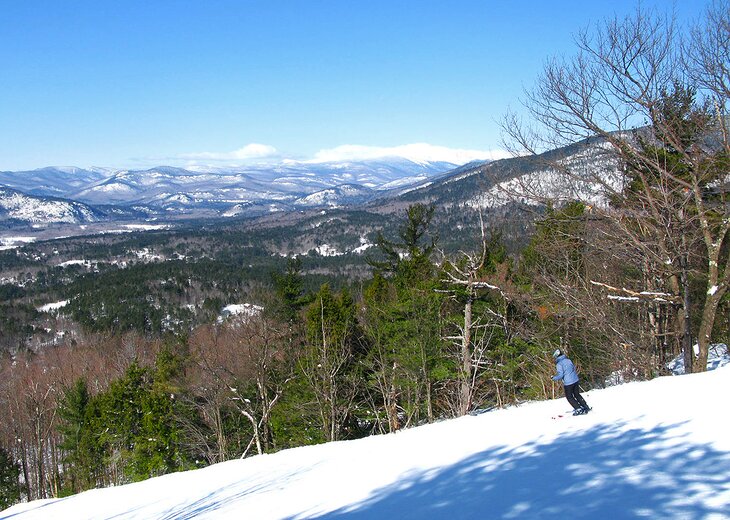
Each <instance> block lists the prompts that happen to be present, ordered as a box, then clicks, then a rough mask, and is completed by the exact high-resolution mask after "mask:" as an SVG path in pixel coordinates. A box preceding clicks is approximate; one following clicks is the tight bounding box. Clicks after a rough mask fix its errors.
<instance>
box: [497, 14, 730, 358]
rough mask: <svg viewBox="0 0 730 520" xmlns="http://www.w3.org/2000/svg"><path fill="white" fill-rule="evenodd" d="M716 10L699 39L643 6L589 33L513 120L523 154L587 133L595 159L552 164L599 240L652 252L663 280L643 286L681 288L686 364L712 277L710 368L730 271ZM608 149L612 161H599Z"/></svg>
mask: <svg viewBox="0 0 730 520" xmlns="http://www.w3.org/2000/svg"><path fill="white" fill-rule="evenodd" d="M709 13H710V14H709V15H708V16H706V17H705V22H704V24H703V25H700V26H698V27H696V28H695V32H696V38H695V39H694V41H693V43H692V44H691V45H683V42H684V41H685V33H682V32H681V31H680V30H679V28H678V27H677V26H676V24H675V23H674V22H673V20H671V19H669V18H666V17H662V16H659V15H657V14H656V13H647V12H644V11H642V10H640V9H639V10H637V12H636V13H635V14H634V15H632V16H629V17H627V18H625V19H622V20H619V19H614V20H611V21H608V22H606V23H604V24H599V25H598V26H597V27H595V28H594V30H593V31H591V32H589V31H584V32H582V33H581V34H580V35H579V36H578V38H577V41H576V43H577V47H578V52H577V54H576V55H575V56H573V57H571V58H565V59H553V60H551V61H549V62H548V63H547V64H546V65H545V68H544V70H543V72H542V75H541V76H540V77H539V79H538V81H537V84H536V86H535V88H534V89H533V90H531V91H529V92H527V93H526V98H525V101H524V104H525V108H526V110H527V113H528V114H529V116H530V121H531V122H530V123H529V124H525V123H524V122H523V121H522V120H521V119H520V118H519V117H518V116H516V115H514V114H510V115H508V116H506V117H505V118H504V120H503V128H504V130H505V133H506V136H507V140H508V141H509V143H510V145H511V146H512V147H513V149H515V150H519V151H521V152H522V153H531V154H539V153H541V152H542V151H544V150H547V149H551V148H555V147H557V146H565V145H568V144H574V143H578V142H581V143H582V145H583V152H582V153H583V154H587V155H588V156H589V160H588V161H581V160H559V161H553V162H552V163H551V170H550V173H551V174H553V175H555V176H558V177H561V178H562V179H563V182H564V185H565V186H567V187H570V188H571V189H570V190H569V192H570V198H573V199H578V200H582V201H583V202H584V203H585V204H586V205H587V206H588V207H589V209H590V211H591V214H592V217H593V218H594V219H595V220H600V221H601V222H602V233H603V236H602V237H601V240H603V241H604V242H605V244H610V246H611V247H612V248H614V250H613V251H612V253H613V254H615V253H616V251H617V250H616V249H615V248H617V247H620V248H621V250H623V251H624V252H625V253H624V254H625V259H626V260H627V261H628V260H632V261H636V260H639V261H640V263H639V264H637V267H639V268H641V267H642V266H641V263H644V260H643V259H648V265H650V266H651V267H652V269H654V272H652V273H651V274H652V276H651V280H653V281H656V282H657V283H658V285H659V287H636V288H634V291H635V292H637V293H642V292H664V293H669V294H670V295H671V299H672V301H673V302H674V303H675V304H676V305H677V306H678V307H679V308H680V311H681V312H680V313H679V316H680V317H681V321H680V325H679V330H678V333H679V334H680V335H681V336H682V337H683V348H684V352H685V358H686V360H687V363H688V364H689V363H690V362H691V361H692V355H691V352H692V348H691V346H692V341H691V340H692V336H691V332H692V331H691V328H690V324H691V320H690V318H691V315H690V313H691V312H692V310H693V308H694V302H692V301H691V290H690V289H691V288H690V283H691V278H692V277H693V276H702V277H704V278H705V279H706V292H705V295H704V297H703V299H702V300H701V301H699V302H697V306H698V307H699V309H700V311H699V313H698V314H699V315H700V316H701V318H700V320H699V327H698V330H697V337H698V343H699V356H698V359H697V366H696V367H695V369H696V370H704V369H705V366H706V361H707V353H708V346H709V343H710V339H711V333H712V329H713V326H714V322H715V318H716V313H717V309H718V306H719V303H720V300H721V298H722V297H723V295H724V294H725V292H726V291H727V286H728V279H729V277H730V263H729V262H728V258H727V249H728V248H727V236H728V230H729V229H730V218H729V217H728V203H727V198H726V197H727V189H726V187H727V180H728V179H727V177H728V172H727V166H726V164H727V163H726V161H727V157H728V150H729V149H728V147H727V143H728V141H727V135H728V131H727V130H728V129H727V124H728V119H727V117H726V110H727V106H728V99H729V98H728V95H727V94H728V93H727V88H726V87H727V84H728V81H727V74H728V72H727V69H728V67H727V63H728V62H727V30H726V28H727V17H728V4H727V2H726V1H722V2H717V3H716V4H714V7H713V8H711V9H710V11H709ZM723 28H725V29H724V32H723ZM697 35H699V36H697ZM686 49H689V50H686ZM601 159H603V161H604V164H605V167H604V168H596V167H595V165H596V164H597V161H600V160H601ZM534 191H537V192H539V191H540V190H539V189H536V190H534ZM595 245H596V246H597V245H600V244H595ZM695 268H696V270H695ZM594 274H595V275H596V276H597V275H598V273H594ZM595 281H597V282H599V283H601V282H602V280H600V279H599V280H595Z"/></svg>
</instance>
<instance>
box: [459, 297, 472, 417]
mask: <svg viewBox="0 0 730 520" xmlns="http://www.w3.org/2000/svg"><path fill="white" fill-rule="evenodd" d="M473 302H474V298H473V297H472V296H471V295H469V297H468V298H467V300H466V304H465V305H464V334H463V336H462V339H461V388H460V391H459V415H460V416H461V415H466V414H467V413H469V408H470V407H471V373H472V363H471V329H472V304H473Z"/></svg>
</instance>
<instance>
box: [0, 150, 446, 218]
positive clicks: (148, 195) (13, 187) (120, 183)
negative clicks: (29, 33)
mask: <svg viewBox="0 0 730 520" xmlns="http://www.w3.org/2000/svg"><path fill="white" fill-rule="evenodd" d="M456 166H457V165H454V164H451V163H445V162H416V161H411V160H408V159H404V158H400V157H392V158H383V159H378V160H369V161H360V162H338V163H334V162H330V163H307V162H294V161H288V162H284V163H282V164H279V165H277V166H273V167H272V166H253V167H249V168H240V169H232V170H216V171H192V170H186V169H182V168H174V167H169V166H160V167H156V168H151V169H147V170H113V169H106V168H91V169H82V168H76V167H47V168H41V169H37V170H32V171H17V172H0V189H2V191H0V221H3V220H4V221H12V222H15V223H18V224H21V223H23V222H25V223H28V224H42V223H87V222H96V221H100V220H104V219H108V220H115V219H121V218H124V219H129V218H132V219H134V218H151V217H152V218H166V217H180V216H191V217H194V216H196V215H199V214H204V215H206V216H237V215H257V214H262V213H266V212H272V211H287V210H293V209H301V208H312V207H320V206H322V207H338V206H344V205H351V204H357V203H362V202H367V201H369V200H373V199H376V198H378V197H379V196H383V195H385V194H389V193H393V192H394V191H396V190H402V189H407V188H409V187H411V186H416V185H419V184H421V183H423V182H425V181H428V179H431V178H433V177H436V176H438V175H439V174H443V173H444V172H448V171H451V170H453V169H454V168H456Z"/></svg>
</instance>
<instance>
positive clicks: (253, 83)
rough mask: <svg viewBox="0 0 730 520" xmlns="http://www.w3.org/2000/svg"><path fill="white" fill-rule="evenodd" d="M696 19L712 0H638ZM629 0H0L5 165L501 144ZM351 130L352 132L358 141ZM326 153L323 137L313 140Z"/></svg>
mask: <svg viewBox="0 0 730 520" xmlns="http://www.w3.org/2000/svg"><path fill="white" fill-rule="evenodd" d="M642 6H644V7H652V6H656V7H657V8H658V9H659V10H661V11H671V10H672V8H674V10H675V11H676V13H677V16H678V18H679V19H680V20H687V19H694V18H696V17H697V16H698V15H699V13H700V12H701V10H702V9H703V6H704V2H701V1H699V0H696V1H695V0H685V1H680V2H677V3H676V4H674V5H673V4H672V3H671V2H668V1H658V0H653V1H652V0H644V1H643V2H642ZM635 8H636V3H635V2H634V1H628V0H627V1H624V0H614V1H611V2H603V1H585V0H582V1H567V0H558V1H539V0H534V1H527V0H524V1H519V0H513V1H507V0H504V1H501V0H468V1H460V0H454V1H452V2H444V1H436V0H434V1H431V0H418V1H415V0H414V1H398V0H389V1H380V0H369V1H359V0H358V1H354V0H353V1H348V0H289V1H281V0H261V1H247V0H238V1H233V0H209V1H195V0H188V1H183V0H179V1H167V0H157V1H149V0H148V1H136V0H125V1H112V0H95V1H85V0H67V1H57V0H47V1H36V0H0V39H1V41H2V44H1V45H0V170H19V169H31V168H38V167H43V166H47V165H76V166H82V167H86V166H92V165H96V166H109V167H124V168H136V167H147V166H153V165H160V164H179V165H184V164H188V163H191V162H208V163H216V164H221V165H222V164H226V163H238V162H241V161H243V160H245V159H247V158H250V159H263V158H264V157H265V156H273V157H279V158H281V157H290V158H297V159H312V158H314V157H318V156H327V157H335V156H336V155H337V154H338V153H339V152H342V151H345V152H349V153H353V150H360V151H362V150H369V149H370V148H366V147H378V149H383V148H385V149H387V148H390V147H397V146H402V145H408V144H413V143H427V144H430V145H434V146H440V147H446V148H449V149H452V148H453V149H461V150H477V151H488V150H494V149H497V148H499V146H500V132H499V127H498V124H497V120H498V119H499V117H500V116H501V115H502V114H503V113H504V112H505V111H506V110H507V108H508V107H509V106H512V107H515V106H516V105H517V104H518V98H519V95H520V93H521V90H522V88H523V87H525V86H529V85H531V83H532V82H533V80H534V78H535V76H536V75H537V73H538V72H539V70H540V67H541V65H542V63H543V62H544V61H545V59H547V58H548V57H549V56H551V55H556V54H569V53H571V52H572V49H573V45H572V38H573V35H574V34H575V33H576V32H577V31H578V30H579V29H581V28H582V27H585V26H586V25H589V24H591V23H595V22H596V21H599V20H601V19H603V18H605V17H607V16H613V15H614V14H618V15H624V14H626V13H629V12H632V11H633V10H635ZM355 145H357V146H356V147H355ZM318 154H319V155H318Z"/></svg>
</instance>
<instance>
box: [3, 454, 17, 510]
mask: <svg viewBox="0 0 730 520" xmlns="http://www.w3.org/2000/svg"><path fill="white" fill-rule="evenodd" d="M19 477H20V467H19V465H18V464H17V463H16V462H15V461H13V459H12V458H11V457H10V454H9V453H8V452H7V451H5V448H3V447H2V446H0V510H3V509H5V508H8V507H10V506H12V505H13V504H15V503H16V502H18V501H20V483H19V481H18V478H19Z"/></svg>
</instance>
